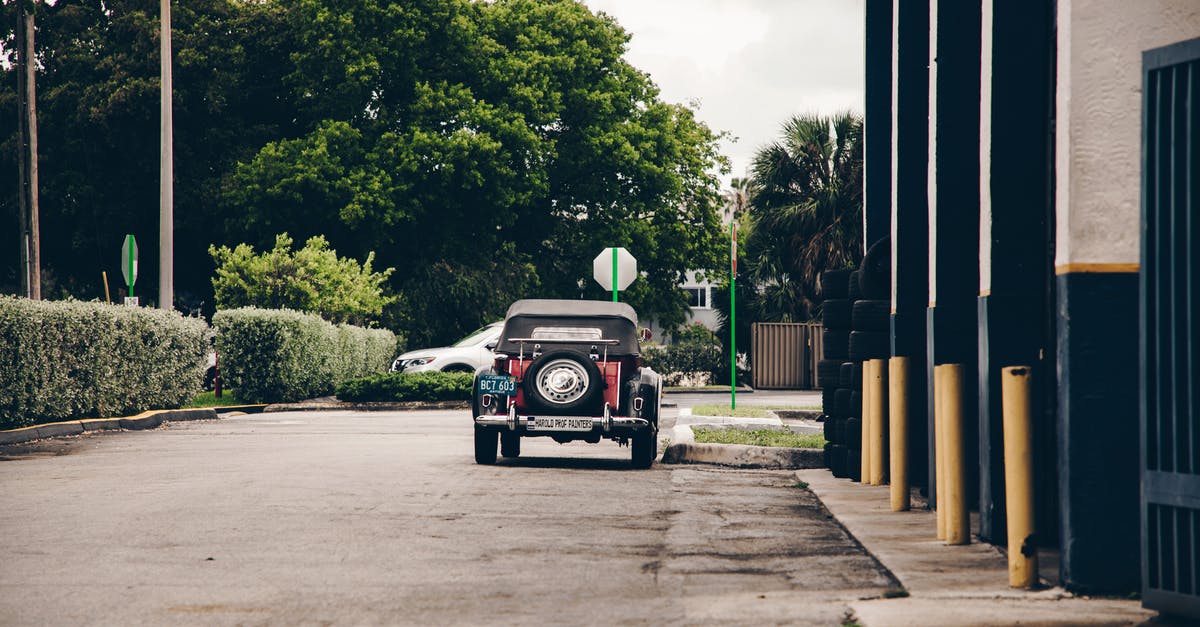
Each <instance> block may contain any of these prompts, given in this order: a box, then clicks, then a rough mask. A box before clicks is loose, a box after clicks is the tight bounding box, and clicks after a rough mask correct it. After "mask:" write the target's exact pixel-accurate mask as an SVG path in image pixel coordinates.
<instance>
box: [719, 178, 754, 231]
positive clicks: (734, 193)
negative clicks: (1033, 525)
mask: <svg viewBox="0 0 1200 627" xmlns="http://www.w3.org/2000/svg"><path fill="white" fill-rule="evenodd" d="M750 194H751V192H750V179H749V178H745V177H742V178H739V177H736V176H735V177H733V179H731V180H730V181H729V189H728V190H726V191H725V194H724V196H725V219H726V221H727V222H733V221H737V220H738V219H739V218H740V217H741V216H742V214H743V213H745V212H746V209H748V208H749V207H750Z"/></svg>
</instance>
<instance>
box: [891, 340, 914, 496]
mask: <svg viewBox="0 0 1200 627" xmlns="http://www.w3.org/2000/svg"><path fill="white" fill-rule="evenodd" d="M888 388H889V389H888V392H889V394H888V431H889V433H888V438H889V442H890V444H891V447H890V449H891V455H890V456H889V457H890V460H891V497H892V511H893V512H907V511H908V508H909V506H910V503H909V497H908V358H907V357H893V358H891V360H890V361H889V362H888Z"/></svg>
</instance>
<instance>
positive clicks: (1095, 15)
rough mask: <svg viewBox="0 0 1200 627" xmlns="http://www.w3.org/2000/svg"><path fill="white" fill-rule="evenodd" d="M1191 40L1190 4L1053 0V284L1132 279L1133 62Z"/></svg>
mask: <svg viewBox="0 0 1200 627" xmlns="http://www.w3.org/2000/svg"><path fill="white" fill-rule="evenodd" d="M985 4H986V3H985ZM985 32H986V30H985ZM1197 37H1200V2H1197V0H1137V1H1131V0H1059V3H1058V93H1057V127H1056V139H1055V141H1056V170H1057V180H1056V189H1055V201H1056V213H1057V219H1056V229H1057V234H1056V240H1057V250H1056V255H1055V267H1056V271H1057V272H1058V273H1059V274H1062V273H1067V272H1087V271H1092V272H1130V271H1135V270H1136V269H1137V264H1138V258H1139V256H1138V251H1139V221H1140V215H1141V213H1140V203H1141V200H1140V198H1141V150H1142V140H1141V124H1142V113H1141V111H1142V52H1143V51H1145V50H1149V49H1151V48H1159V47H1162V46H1165V45H1168V44H1173V43H1177V42H1180V41H1185V40H1188V39H1195V38H1197ZM985 241H986V240H985ZM983 257H986V256H985V255H981V258H983ZM981 276H986V274H984V275H981Z"/></svg>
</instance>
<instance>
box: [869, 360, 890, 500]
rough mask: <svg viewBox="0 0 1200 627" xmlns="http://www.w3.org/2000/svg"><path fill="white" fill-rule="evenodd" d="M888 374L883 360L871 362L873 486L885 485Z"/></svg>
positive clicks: (870, 413)
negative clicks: (885, 415)
mask: <svg viewBox="0 0 1200 627" xmlns="http://www.w3.org/2000/svg"><path fill="white" fill-rule="evenodd" d="M886 374H887V372H886V371H885V370H884V368H883V360H882V359H872V360H871V378H870V385H871V403H870V411H869V412H866V413H868V414H869V415H870V417H871V485H883V483H884V470H885V469H886V468H887V461H886V459H885V456H884V453H885V449H884V440H885V439H886V438H887V428H886V427H885V426H884V425H885V422H884V418H883V416H884V414H885V412H886V411H887V409H886V407H885V406H886V404H887V395H886V394H887V393H886V391H885V390H886V389H887V388H886V387H885V385H886V384H885V382H884V380H885V378H886Z"/></svg>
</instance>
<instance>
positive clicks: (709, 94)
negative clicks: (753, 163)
mask: <svg viewBox="0 0 1200 627" xmlns="http://www.w3.org/2000/svg"><path fill="white" fill-rule="evenodd" d="M863 2H864V0H584V3H585V4H586V5H587V6H588V7H589V8H591V9H592V10H593V11H603V12H604V13H607V14H609V15H611V16H613V17H615V18H616V19H617V21H618V22H620V24H621V26H623V27H624V28H625V30H626V31H628V32H629V33H630V34H631V35H632V37H633V39H632V41H630V43H629V51H628V52H627V54H626V58H627V59H628V60H629V62H630V63H632V64H633V65H634V66H635V67H637V68H639V69H641V70H642V71H645V72H648V73H649V74H650V76H651V78H653V79H654V82H655V83H657V84H658V86H659V88H660V89H661V90H662V97H663V99H664V100H667V101H669V102H680V103H693V102H695V103H698V107H699V108H698V115H699V117H700V119H701V120H703V121H704V122H706V123H707V124H708V125H709V127H711V128H712V129H713V130H714V131H718V132H719V131H728V132H729V133H730V134H731V135H732V136H733V138H734V139H735V140H736V141H727V142H724V143H723V145H722V149H723V152H724V153H725V155H726V156H728V157H729V158H730V160H731V162H732V166H733V170H732V172H731V173H730V175H727V176H725V177H723V178H722V183H723V184H728V181H729V177H730V176H744V175H745V173H746V169H747V168H748V167H749V165H750V160H751V158H752V157H753V154H754V151H755V150H756V149H757V148H759V147H760V146H762V145H764V144H766V143H768V142H770V141H772V140H773V139H774V138H775V136H776V135H778V130H779V125H780V123H782V122H783V120H785V119H786V118H787V117H788V116H789V115H791V114H793V113H806V112H817V113H822V114H830V113H834V112H837V111H840V110H844V109H853V110H855V111H858V112H859V113H861V112H862V109H863V20H864V18H863Z"/></svg>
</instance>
